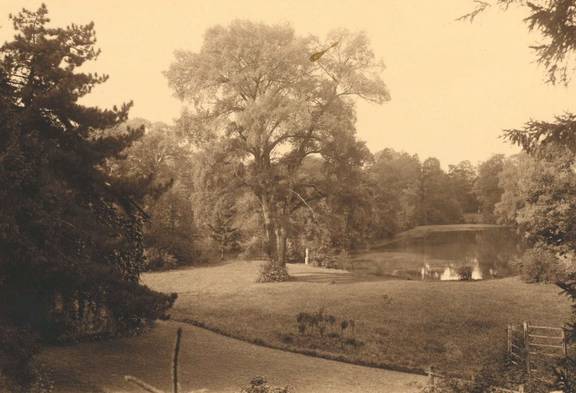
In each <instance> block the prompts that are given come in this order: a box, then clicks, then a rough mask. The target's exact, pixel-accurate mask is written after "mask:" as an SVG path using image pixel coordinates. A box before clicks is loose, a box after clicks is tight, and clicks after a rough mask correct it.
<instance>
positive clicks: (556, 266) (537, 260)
mask: <svg viewBox="0 0 576 393" xmlns="http://www.w3.org/2000/svg"><path fill="white" fill-rule="evenodd" d="M515 265H516V268H517V269H518V270H519V271H520V273H521V275H522V278H523V279H524V280H525V281H527V282H556V281H558V280H559V279H560V278H561V277H562V276H563V273H564V271H563V270H564V269H563V268H562V266H561V264H560V260H559V258H558V256H557V255H556V254H555V253H554V252H552V250H549V249H545V248H538V247H537V248H532V249H529V250H526V251H525V252H524V254H523V255H522V256H521V257H520V258H519V259H517V260H516V261H515Z"/></svg>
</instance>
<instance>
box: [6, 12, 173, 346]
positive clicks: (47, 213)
mask: <svg viewBox="0 0 576 393" xmlns="http://www.w3.org/2000/svg"><path fill="white" fill-rule="evenodd" d="M11 20H12V22H13V27H14V29H15V31H16V36H15V37H14V39H13V40H12V41H11V42H7V43H5V44H4V45H3V46H1V47H0V184H1V185H2V187H0V298H1V299H2V301H1V302H0V341H1V340H2V334H1V333H2V328H3V327H4V329H5V331H8V330H9V328H8V326H11V327H12V328H14V327H16V328H18V329H19V330H20V331H23V330H22V329H21V328H24V327H26V328H28V329H29V330H30V331H31V332H35V333H37V334H39V335H40V336H41V337H43V338H46V339H57V338H62V337H64V336H66V337H68V338H71V339H75V338H78V336H81V335H82V332H78V331H77V330H76V331H73V330H71V325H70V323H69V321H67V320H66V318H64V319H62V318H60V319H59V318H56V317H55V316H54V315H55V314H54V313H55V308H56V309H60V311H62V310H64V312H63V313H61V314H63V315H66V314H67V312H70V313H74V314H75V316H76V318H78V317H81V316H82V315H81V314H82V308H83V307H84V305H85V304H88V303H89V304H97V305H98V307H103V308H105V311H102V310H101V309H100V311H102V313H103V315H106V316H107V317H108V318H110V319H112V320H113V321H114V322H113V324H112V325H111V326H113V329H112V330H113V331H112V332H110V331H108V332H107V333H112V334H115V333H118V332H121V331H126V330H131V329H134V328H136V327H138V326H141V325H142V323H143V322H145V321H147V320H154V319H157V318H163V317H165V316H166V310H167V309H168V308H169V307H170V306H171V304H172V303H173V302H174V298H175V295H172V296H169V295H163V294H159V293H156V292H153V291H151V290H149V289H148V288H146V287H144V286H141V285H140V284H139V274H140V271H141V269H142V267H143V263H142V261H143V258H142V251H143V250H142V240H143V239H142V223H143V220H145V219H147V215H146V213H145V212H144V211H143V210H142V209H141V208H140V207H139V206H138V204H137V201H138V199H139V198H140V197H142V196H143V195H144V194H145V192H146V189H147V183H146V182H145V181H141V182H133V184H132V183H130V185H129V186H127V185H126V182H121V181H119V180H117V179H115V178H113V177H111V176H110V175H108V174H106V172H105V171H104V170H103V169H102V168H103V167H104V164H105V163H106V160H108V159H111V158H119V157H120V158H121V157H122V151H123V150H124V149H125V148H126V147H127V146H129V145H130V144H131V143H132V142H133V141H135V140H136V139H138V138H139V137H140V136H141V135H142V133H143V130H142V129H135V130H128V131H124V132H122V133H118V132H113V131H107V130H113V129H114V127H115V126H116V125H118V124H119V123H121V122H123V121H125V120H126V119H127V116H128V110H129V108H130V106H131V104H124V105H122V106H121V108H119V109H118V108H116V107H115V108H113V109H111V110H102V109H99V108H96V107H88V106H83V105H81V104H80V103H79V101H78V100H79V99H80V98H81V97H83V96H85V95H86V94H88V93H89V92H90V91H91V90H92V88H93V87H95V86H97V85H98V84H101V83H103V82H105V81H106V79H107V76H103V75H97V74H89V73H82V72H78V71H77V69H78V68H79V67H80V66H82V65H83V64H84V63H85V62H88V61H91V60H94V59H96V58H97V56H98V54H99V51H98V50H97V49H95V41H96V38H95V32H94V26H93V24H88V25H85V26H80V25H75V24H73V25H71V26H68V27H66V28H53V27H49V19H48V11H47V9H46V6H44V5H42V6H41V7H40V8H39V9H38V10H36V11H29V10H22V11H21V12H20V13H18V14H17V15H12V16H11ZM0 348H3V346H2V345H1V342H0ZM0 356H2V354H1V353H0Z"/></svg>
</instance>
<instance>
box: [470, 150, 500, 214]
mask: <svg viewBox="0 0 576 393" xmlns="http://www.w3.org/2000/svg"><path fill="white" fill-rule="evenodd" d="M503 167H504V155H503V154H495V155H493V156H492V157H490V158H489V159H488V160H486V161H484V162H483V163H481V164H480V165H479V166H478V178H477V179H476V183H475V184H474V193H475V194H476V198H477V199H478V203H479V210H480V214H481V216H482V220H483V221H484V222H485V223H494V222H496V217H495V215H494V208H495V206H496V204H497V203H498V202H499V201H500V198H501V197H502V193H503V192H504V190H503V189H502V188H501V187H500V184H499V180H498V176H499V174H500V172H502V169H503Z"/></svg>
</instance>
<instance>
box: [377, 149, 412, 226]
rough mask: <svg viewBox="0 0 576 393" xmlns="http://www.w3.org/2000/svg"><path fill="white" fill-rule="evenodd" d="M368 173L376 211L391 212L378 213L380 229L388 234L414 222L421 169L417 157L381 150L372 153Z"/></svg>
mask: <svg viewBox="0 0 576 393" xmlns="http://www.w3.org/2000/svg"><path fill="white" fill-rule="evenodd" d="M367 172H368V175H369V176H370V178H371V180H372V182H373V183H374V184H375V187H376V188H377V190H378V191H377V192H376V193H375V195H374V197H375V199H376V201H375V203H376V204H377V205H379V206H381V208H380V209H379V210H380V211H381V212H382V213H385V212H388V213H391V214H384V215H382V216H380V219H381V221H382V225H381V227H383V228H381V230H385V231H386V232H387V233H388V234H389V235H390V234H393V233H394V232H395V230H406V229H409V228H412V227H413V226H415V225H417V222H418V204H419V199H420V197H419V190H420V172H421V165H420V160H419V159H418V156H417V155H410V154H408V153H404V152H401V153H400V152H396V151H394V150H392V149H384V150H382V151H381V152H378V153H376V154H375V155H374V163H373V164H372V165H371V166H370V167H369V169H368V171H367ZM385 206H388V207H385ZM386 227H388V228H390V229H391V230H390V229H389V230H386V229H384V228H386Z"/></svg>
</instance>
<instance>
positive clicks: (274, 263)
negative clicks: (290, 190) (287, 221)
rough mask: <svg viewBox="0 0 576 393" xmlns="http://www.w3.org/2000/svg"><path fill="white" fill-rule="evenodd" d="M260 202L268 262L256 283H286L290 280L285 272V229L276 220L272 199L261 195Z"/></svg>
mask: <svg viewBox="0 0 576 393" xmlns="http://www.w3.org/2000/svg"><path fill="white" fill-rule="evenodd" d="M260 201H261V203H262V218H263V220H264V229H265V233H266V252H267V254H268V258H269V261H268V263H267V264H266V265H265V266H264V268H263V269H262V271H261V272H260V277H259V279H258V281H260V282H271V281H286V280H288V279H289V278H290V277H289V276H288V271H287V270H286V242H287V233H286V229H285V228H284V227H283V226H282V225H281V222H280V220H279V219H278V211H277V208H276V205H275V203H274V201H272V198H271V197H270V196H268V195H262V196H260Z"/></svg>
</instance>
